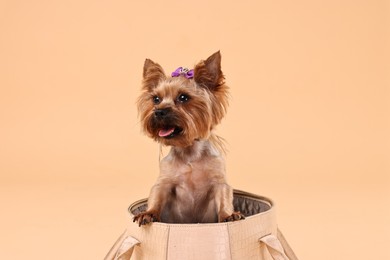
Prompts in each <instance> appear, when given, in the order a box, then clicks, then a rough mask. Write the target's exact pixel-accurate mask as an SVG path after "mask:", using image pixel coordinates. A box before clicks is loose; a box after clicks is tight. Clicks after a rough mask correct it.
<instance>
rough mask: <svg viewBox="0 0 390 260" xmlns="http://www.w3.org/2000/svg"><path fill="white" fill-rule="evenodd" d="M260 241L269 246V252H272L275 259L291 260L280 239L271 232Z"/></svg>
mask: <svg viewBox="0 0 390 260" xmlns="http://www.w3.org/2000/svg"><path fill="white" fill-rule="evenodd" d="M259 242H261V243H264V244H265V245H266V246H267V249H268V252H269V253H270V254H271V256H272V258H273V259H274V260H289V258H288V257H287V255H286V254H285V253H284V249H283V246H282V244H281V243H280V241H279V239H278V238H277V237H276V236H274V235H272V234H270V235H266V236H264V237H262V238H260V239H259Z"/></svg>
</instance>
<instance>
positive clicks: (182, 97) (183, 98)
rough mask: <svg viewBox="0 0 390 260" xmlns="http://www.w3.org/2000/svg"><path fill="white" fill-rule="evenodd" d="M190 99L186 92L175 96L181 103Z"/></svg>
mask: <svg viewBox="0 0 390 260" xmlns="http://www.w3.org/2000/svg"><path fill="white" fill-rule="evenodd" d="M189 99H190V97H189V96H187V95H186V94H180V95H179V96H178V97H177V100H178V101H179V102H181V103H184V102H187V101H188V100H189Z"/></svg>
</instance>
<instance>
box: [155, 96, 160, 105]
mask: <svg viewBox="0 0 390 260" xmlns="http://www.w3.org/2000/svg"><path fill="white" fill-rule="evenodd" d="M160 102H161V100H160V98H159V97H158V96H154V97H153V103H154V104H156V105H157V104H160Z"/></svg>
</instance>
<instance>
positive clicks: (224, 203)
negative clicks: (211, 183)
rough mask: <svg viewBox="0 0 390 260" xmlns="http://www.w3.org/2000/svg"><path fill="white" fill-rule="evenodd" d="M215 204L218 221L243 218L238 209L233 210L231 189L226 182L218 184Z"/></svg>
mask: <svg viewBox="0 0 390 260" xmlns="http://www.w3.org/2000/svg"><path fill="white" fill-rule="evenodd" d="M216 205H217V209H218V221H219V222H229V221H236V220H240V219H245V216H244V215H243V214H241V212H239V211H234V207H233V189H232V188H231V187H230V186H229V185H228V184H226V183H223V184H219V185H218V187H217V193H216Z"/></svg>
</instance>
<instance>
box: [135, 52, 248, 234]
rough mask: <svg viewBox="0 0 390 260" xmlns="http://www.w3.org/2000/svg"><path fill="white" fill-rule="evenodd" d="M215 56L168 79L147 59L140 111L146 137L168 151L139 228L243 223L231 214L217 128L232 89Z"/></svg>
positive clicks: (239, 216) (138, 219) (230, 193)
mask: <svg viewBox="0 0 390 260" xmlns="http://www.w3.org/2000/svg"><path fill="white" fill-rule="evenodd" d="M224 80H225V78H224V75H223V74H222V71H221V54H220V52H219V51H218V52H216V53H214V54H213V55H211V56H210V57H208V58H207V59H206V60H202V61H201V62H199V63H198V64H197V65H196V66H195V68H194V69H193V70H189V69H186V68H182V67H180V68H178V69H177V70H176V71H174V72H173V73H172V74H171V76H166V74H165V72H164V70H163V68H162V67H161V66H160V65H159V64H158V63H155V62H153V61H152V60H150V59H146V60H145V63H144V68H143V83H142V94H141V95H140V97H139V99H138V102H137V104H138V112H139V116H140V122H141V128H142V129H143V132H144V133H145V134H146V135H147V136H149V137H151V138H152V139H154V140H155V141H157V142H158V143H160V144H162V145H164V146H171V149H170V152H169V153H168V155H167V156H166V157H164V158H163V159H162V160H161V162H160V175H159V177H158V179H157V182H156V183H155V185H154V186H153V187H152V189H151V192H150V196H149V198H148V206H147V209H146V211H145V212H142V213H140V214H138V215H136V216H135V217H134V219H133V220H134V222H138V224H139V226H141V225H146V224H148V223H151V222H164V223H216V222H227V221H236V220H240V219H244V218H245V217H244V215H242V214H241V213H240V212H235V211H234V209H233V189H232V188H231V187H230V186H229V185H228V184H227V182H226V178H225V171H226V170H225V162H224V158H223V153H224V148H223V141H222V139H221V138H220V137H218V136H217V135H216V134H215V133H214V128H215V126H216V125H218V124H219V123H220V121H221V119H222V118H223V117H224V115H225V114H226V108H227V106H228V87H227V86H226V85H225V82H224Z"/></svg>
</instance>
